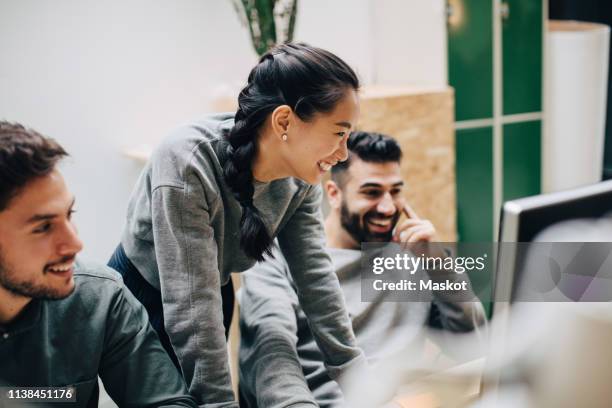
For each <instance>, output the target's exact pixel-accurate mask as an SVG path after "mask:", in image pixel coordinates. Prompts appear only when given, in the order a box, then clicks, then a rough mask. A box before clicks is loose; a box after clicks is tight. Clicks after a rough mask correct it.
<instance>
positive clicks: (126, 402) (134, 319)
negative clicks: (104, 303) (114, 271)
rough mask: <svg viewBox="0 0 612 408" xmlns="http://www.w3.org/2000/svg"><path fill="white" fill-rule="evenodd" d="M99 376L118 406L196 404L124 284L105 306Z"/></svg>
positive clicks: (141, 309) (145, 315) (142, 308)
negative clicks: (105, 320) (105, 316)
mask: <svg viewBox="0 0 612 408" xmlns="http://www.w3.org/2000/svg"><path fill="white" fill-rule="evenodd" d="M117 286H119V285H117ZM100 378H101V379H102V381H103V383H104V387H105V388H106V390H107V392H108V393H109V395H110V396H111V398H112V399H113V401H114V402H115V403H116V404H118V405H119V406H139V407H145V406H146V407H195V406H196V403H195V401H194V400H193V398H192V397H191V396H190V395H189V393H188V392H187V388H186V386H185V383H184V381H183V379H182V378H181V376H180V374H179V372H178V371H177V370H176V367H175V366H174V364H173V363H172V361H171V360H170V357H168V354H167V353H166V351H165V350H164V349H163V347H162V346H161V344H160V342H159V340H158V338H157V335H156V334H155V331H154V330H153V328H152V327H151V326H150V325H149V319H148V317H147V312H146V311H145V309H144V307H143V306H142V305H141V304H140V303H139V302H138V301H137V300H136V299H135V298H134V296H133V295H132V294H131V293H130V291H129V290H128V289H126V288H125V286H120V287H118V289H117V290H116V291H115V293H114V296H113V298H112V299H111V303H110V305H109V307H108V315H107V322H106V331H105V336H104V351H103V355H102V358H101V359H100Z"/></svg>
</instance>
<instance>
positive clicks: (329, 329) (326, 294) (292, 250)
mask: <svg viewBox="0 0 612 408" xmlns="http://www.w3.org/2000/svg"><path fill="white" fill-rule="evenodd" d="M320 205H321V186H319V185H316V186H310V187H309V188H308V191H307V192H306V195H305V198H304V200H303V202H302V203H301V205H300V206H299V207H298V208H297V210H296V211H295V213H294V214H293V215H292V216H291V218H290V220H289V221H288V222H287V224H286V225H285V226H284V227H283V229H282V230H281V231H280V233H279V236H278V238H279V244H280V248H281V250H282V252H283V255H284V256H285V259H286V260H287V265H288V266H289V271H290V272H291V276H292V278H293V280H294V282H295V286H296V289H297V292H298V298H299V302H300V306H301V307H302V309H303V310H304V313H305V314H306V317H307V318H308V324H309V326H310V329H311V331H312V333H313V335H314V337H315V340H316V342H317V345H318V346H319V348H320V350H321V352H322V353H323V356H324V359H325V364H326V366H327V369H328V371H329V374H330V376H331V377H332V378H334V379H336V378H338V377H339V376H340V375H341V374H343V373H344V372H345V371H346V370H347V369H349V368H352V367H357V366H361V365H366V363H365V357H364V355H363V352H362V351H361V349H359V348H357V347H356V345H355V335H354V333H353V328H352V325H351V322H350V320H349V316H348V313H347V311H346V305H345V301H344V297H343V295H342V291H341V289H340V284H339V282H338V277H337V276H336V273H335V271H334V268H333V265H332V262H331V258H330V257H329V255H328V254H327V251H326V249H325V232H324V230H323V223H322V217H321V207H320Z"/></svg>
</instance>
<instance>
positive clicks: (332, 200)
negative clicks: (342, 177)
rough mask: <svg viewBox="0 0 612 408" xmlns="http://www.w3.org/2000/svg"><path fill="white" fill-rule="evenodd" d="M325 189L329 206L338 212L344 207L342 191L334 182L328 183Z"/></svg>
mask: <svg viewBox="0 0 612 408" xmlns="http://www.w3.org/2000/svg"><path fill="white" fill-rule="evenodd" d="M324 188H325V193H326V194H327V201H328V202H329V206H330V207H331V208H333V209H334V210H338V209H339V208H340V207H341V206H342V190H340V187H338V185H337V184H336V182H335V181H333V180H328V181H326V182H325V185H324Z"/></svg>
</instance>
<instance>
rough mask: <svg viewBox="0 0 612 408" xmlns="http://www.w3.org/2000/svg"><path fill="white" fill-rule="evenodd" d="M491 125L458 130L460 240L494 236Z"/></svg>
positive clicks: (476, 240)
mask: <svg viewBox="0 0 612 408" xmlns="http://www.w3.org/2000/svg"><path fill="white" fill-rule="evenodd" d="M492 151H493V128H491V127H486V128H477V129H462V130H457V136H456V155H457V157H456V163H457V175H456V176H457V228H458V232H459V240H460V241H462V242H486V241H490V240H491V239H492V238H493V237H492V234H493V155H492Z"/></svg>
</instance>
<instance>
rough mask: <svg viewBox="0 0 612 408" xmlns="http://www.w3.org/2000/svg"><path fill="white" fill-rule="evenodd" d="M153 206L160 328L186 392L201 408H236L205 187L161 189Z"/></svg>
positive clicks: (187, 185)
mask: <svg viewBox="0 0 612 408" xmlns="http://www.w3.org/2000/svg"><path fill="white" fill-rule="evenodd" d="M192 177H194V178H195V177H196V176H195V175H192ZM151 202H152V208H151V212H152V222H153V237H154V242H155V256H156V258H157V265H158V269H159V278H160V289H161V294H162V302H163V314H164V324H165V328H166V331H167V332H168V336H169V338H170V341H171V343H172V347H173V348H174V351H175V353H176V355H177V357H178V360H179V363H180V366H181V370H182V372H183V376H184V378H185V381H186V382H187V386H188V387H189V392H190V393H191V395H193V396H194V397H195V398H196V400H197V402H198V404H200V405H201V406H204V407H211V408H213V407H214V408H218V407H232V408H234V407H235V408H237V407H238V404H237V403H236V402H235V397H234V393H233V391H232V387H231V379H230V371H229V364H228V354H227V345H226V340H225V331H224V327H223V312H222V300H221V278H220V273H219V267H218V260H217V243H216V241H215V238H214V231H213V228H212V226H211V225H210V217H209V208H208V201H207V197H206V195H205V193H204V190H203V186H202V184H201V182H198V180H191V181H189V180H187V182H185V183H184V184H183V185H180V186H179V185H160V186H158V187H156V188H155V189H154V190H153V192H152V197H151Z"/></svg>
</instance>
